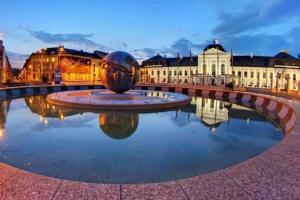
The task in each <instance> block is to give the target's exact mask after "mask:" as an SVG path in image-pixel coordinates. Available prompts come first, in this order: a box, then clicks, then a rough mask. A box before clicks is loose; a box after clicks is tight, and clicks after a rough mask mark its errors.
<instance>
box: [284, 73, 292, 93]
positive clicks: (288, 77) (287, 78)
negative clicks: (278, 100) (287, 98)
mask: <svg viewBox="0 0 300 200" xmlns="http://www.w3.org/2000/svg"><path fill="white" fill-rule="evenodd" d="M284 78H285V80H286V82H287V83H286V93H289V89H290V79H291V77H290V75H289V74H286V75H285V77H284Z"/></svg>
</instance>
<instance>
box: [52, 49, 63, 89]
mask: <svg viewBox="0 0 300 200" xmlns="http://www.w3.org/2000/svg"><path fill="white" fill-rule="evenodd" d="M63 51H64V46H63V45H62V46H59V47H58V58H57V65H58V66H57V74H56V73H55V75H54V79H56V76H59V79H60V80H59V81H57V80H54V82H55V84H56V83H60V82H61V80H62V72H61V64H60V56H61V54H62V53H63Z"/></svg>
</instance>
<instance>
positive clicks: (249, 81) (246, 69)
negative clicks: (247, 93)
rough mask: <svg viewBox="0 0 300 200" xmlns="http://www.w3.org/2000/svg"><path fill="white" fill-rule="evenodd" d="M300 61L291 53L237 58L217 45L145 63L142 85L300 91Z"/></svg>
mask: <svg viewBox="0 0 300 200" xmlns="http://www.w3.org/2000/svg"><path fill="white" fill-rule="evenodd" d="M299 69H300V59H299V58H296V57H293V56H292V55H290V54H289V53H288V52H287V51H281V52H279V53H278V54H277V55H275V56H254V55H252V54H251V55H246V56H242V55H233V53H232V52H227V51H226V50H225V49H224V47H223V46H222V45H221V44H219V42H218V41H215V42H214V43H213V44H210V45H207V46H206V47H205V48H204V50H203V51H202V52H200V53H199V54H198V55H197V56H189V57H179V56H178V57H177V58H167V57H162V56H161V55H156V56H154V57H152V58H150V59H148V60H145V61H144V62H143V63H142V67H141V76H140V82H141V83H166V84H167V83H169V84H203V85H219V86H220V85H226V84H229V83H233V85H236V86H243V87H257V88H269V89H271V88H272V89H273V88H274V89H277V90H279V89H280V90H299V89H300V70H299Z"/></svg>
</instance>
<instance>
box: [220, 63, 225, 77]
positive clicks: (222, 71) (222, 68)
mask: <svg viewBox="0 0 300 200" xmlns="http://www.w3.org/2000/svg"><path fill="white" fill-rule="evenodd" d="M221 75H225V65H224V64H222V65H221Z"/></svg>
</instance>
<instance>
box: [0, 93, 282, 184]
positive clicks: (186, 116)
mask: <svg viewBox="0 0 300 200" xmlns="http://www.w3.org/2000/svg"><path fill="white" fill-rule="evenodd" d="M0 107H1V109H0V111H1V113H0V121H1V126H2V127H3V128H2V129H1V131H0V161H2V162H4V163H8V164H10V165H13V166H15V167H18V168H21V169H25V170H28V171H31V172H35V173H38V174H43V175H47V176H52V177H57V178H61V179H68V180H78V181H85V182H97V183H149V182H161V181H169V180H176V179H180V178H186V177H191V176H195V175H200V174H205V173H209V172H213V171H215V170H219V169H223V168H226V167H229V166H232V165H234V164H237V163H239V162H242V161H244V160H247V159H249V158H251V157H253V156H255V155H257V154H259V153H261V152H263V151H265V150H267V149H269V148H270V147H271V146H272V145H274V144H276V143H277V142H278V141H280V140H281V139H282V138H283V137H284V136H283V134H282V132H281V130H280V129H279V128H278V127H276V125H274V124H273V123H272V122H270V121H268V120H267V119H266V118H265V117H264V116H262V115H259V114H258V113H256V112H255V111H253V110H250V109H246V108H243V107H241V106H238V105H234V104H229V103H225V102H221V101H217V100H211V99H202V98H193V101H192V105H190V106H187V107H184V108H181V109H179V110H173V111H167V112H155V113H130V112H123V113H120V112H119V113H118V112H103V113H92V112H82V111H74V110H67V109H62V108H59V107H57V106H53V105H50V104H47V102H46V101H45V97H43V96H35V97H28V98H25V99H17V100H11V101H5V102H2V103H1V104H0ZM4 127H5V128H4Z"/></svg>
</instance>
